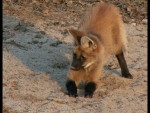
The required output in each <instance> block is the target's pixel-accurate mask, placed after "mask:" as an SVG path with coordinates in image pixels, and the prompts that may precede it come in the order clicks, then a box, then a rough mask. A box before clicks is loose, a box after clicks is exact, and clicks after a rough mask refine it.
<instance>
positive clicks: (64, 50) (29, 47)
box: [3, 16, 71, 88]
mask: <svg viewBox="0 0 150 113" xmlns="http://www.w3.org/2000/svg"><path fill="white" fill-rule="evenodd" d="M9 18H10V17H9ZM3 20H4V24H3V29H7V31H9V32H12V31H14V32H13V33H12V34H10V36H6V35H5V33H7V32H3V44H4V45H5V46H6V47H7V49H8V50H9V53H11V54H12V55H14V56H16V57H17V58H18V59H19V60H21V62H22V63H23V64H24V65H25V66H27V67H28V68H29V69H31V70H33V71H34V72H37V73H48V74H49V76H50V78H51V79H53V80H56V81H57V83H58V85H59V86H60V87H63V88H64V87H65V79H66V75H67V72H68V67H69V65H70V59H69V57H70V55H71V44H67V43H65V42H63V41H60V40H59V39H58V38H56V37H51V36H49V35H47V34H45V33H44V32H41V31H40V30H38V29H36V28H35V27H31V26H30V25H28V24H26V23H24V22H23V21H21V20H18V19H16V18H13V17H12V18H11V19H8V18H7V17H6V16H4V17H3ZM9 26H10V27H9Z"/></svg>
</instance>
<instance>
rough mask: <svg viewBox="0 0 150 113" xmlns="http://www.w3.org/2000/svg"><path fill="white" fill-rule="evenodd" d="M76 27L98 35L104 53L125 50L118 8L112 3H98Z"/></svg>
mask: <svg viewBox="0 0 150 113" xmlns="http://www.w3.org/2000/svg"><path fill="white" fill-rule="evenodd" d="M78 29H79V30H80V31H82V32H84V33H85V34H88V33H93V34H97V35H99V36H100V40H101V41H102V43H103V45H104V47H105V53H106V54H107V53H113V54H118V53H119V52H121V51H122V50H124V51H125V50H126V42H127V40H126V36H125V31H124V26H123V22H122V19H121V16H120V14H119V10H118V9H117V8H116V7H115V6H114V5H112V4H106V3H100V4H98V5H96V6H93V7H92V8H91V9H90V11H89V12H88V13H87V14H86V15H85V17H84V18H83V20H82V21H81V23H80V24H79V27H78Z"/></svg>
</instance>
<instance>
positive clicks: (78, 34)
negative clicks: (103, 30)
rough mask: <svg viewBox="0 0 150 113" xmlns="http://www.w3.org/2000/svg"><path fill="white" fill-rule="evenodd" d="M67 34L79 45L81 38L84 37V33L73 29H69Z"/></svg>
mask: <svg viewBox="0 0 150 113" xmlns="http://www.w3.org/2000/svg"><path fill="white" fill-rule="evenodd" d="M68 32H69V33H70V34H71V35H72V36H73V37H74V39H75V40H76V42H77V43H78V44H80V40H81V37H82V36H84V33H83V32H81V31H78V30H76V29H73V28H71V29H69V30H68Z"/></svg>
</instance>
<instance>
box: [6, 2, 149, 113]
mask: <svg viewBox="0 0 150 113" xmlns="http://www.w3.org/2000/svg"><path fill="white" fill-rule="evenodd" d="M70 5H72V4H71V3H70ZM14 6H15V7H14ZM50 7H51V10H47V12H46V9H45V10H44V11H45V12H42V14H41V13H40V12H37V11H33V10H31V9H30V8H31V7H28V8H25V7H23V6H21V5H13V4H8V3H6V2H4V3H3V113H75V112H76V113H147V24H138V25H135V24H133V23H130V24H125V28H126V34H127V38H128V51H127V53H126V54H125V58H126V61H127V64H128V67H129V70H130V72H131V74H132V75H133V79H126V78H122V77H121V73H120V67H119V65H118V62H117V60H116V58H115V56H113V55H111V56H110V58H109V60H108V61H107V63H106V64H105V66H104V69H103V72H102V76H101V77H100V79H99V86H98V89H97V90H96V92H95V93H94V96H93V98H92V99H89V98H84V96H83V93H84V91H83V90H80V91H79V92H78V93H79V96H78V97H77V98H72V97H69V96H68V95H66V94H65V79H66V75H67V71H68V68H69V65H70V63H71V53H72V45H73V38H72V37H71V36H70V35H69V34H68V32H67V29H69V28H71V27H74V28H76V27H77V26H78V24H79V22H80V19H81V17H82V15H83V12H84V11H85V10H87V9H88V7H90V5H89V6H85V7H80V6H78V7H75V8H76V9H73V6H69V7H68V8H67V9H64V6H63V5H61V7H57V6H54V7H55V8H54V7H52V6H50ZM79 7H80V8H81V9H82V10H80V9H79ZM63 9H64V10H63ZM33 12H34V14H33Z"/></svg>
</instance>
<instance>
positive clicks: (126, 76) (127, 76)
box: [122, 73, 133, 79]
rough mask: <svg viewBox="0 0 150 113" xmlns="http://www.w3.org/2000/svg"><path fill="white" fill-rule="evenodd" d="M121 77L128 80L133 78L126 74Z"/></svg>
mask: <svg viewBox="0 0 150 113" xmlns="http://www.w3.org/2000/svg"><path fill="white" fill-rule="evenodd" d="M122 77H125V78H128V79H133V76H132V75H131V74H130V73H128V74H123V75H122Z"/></svg>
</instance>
